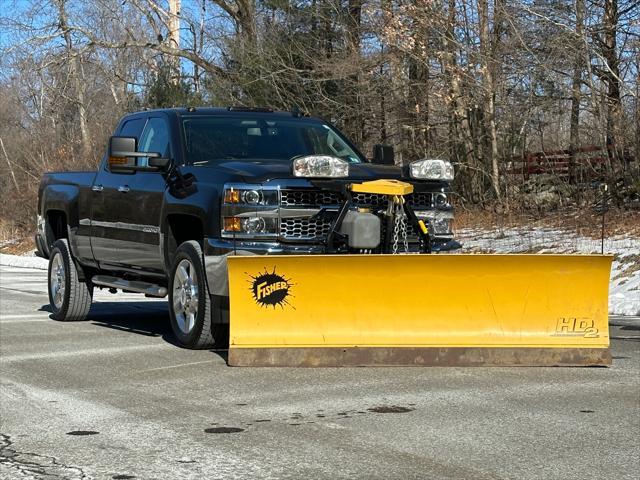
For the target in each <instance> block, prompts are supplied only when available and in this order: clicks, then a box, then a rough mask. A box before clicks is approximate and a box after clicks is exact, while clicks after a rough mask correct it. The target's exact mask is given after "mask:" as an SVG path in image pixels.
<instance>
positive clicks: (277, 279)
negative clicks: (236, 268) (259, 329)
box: [247, 267, 295, 310]
mask: <svg viewBox="0 0 640 480" xmlns="http://www.w3.org/2000/svg"><path fill="white" fill-rule="evenodd" d="M247 275H249V277H250V280H249V283H250V284H251V288H250V290H251V294H252V295H253V299H254V300H255V302H256V303H257V304H258V305H260V306H261V307H265V308H267V307H273V308H276V306H279V307H280V308H283V309H284V307H285V305H287V306H289V307H291V308H293V309H294V310H295V307H294V306H293V305H291V303H290V302H289V299H290V297H293V295H291V287H292V286H293V283H291V279H288V278H285V277H283V276H282V275H279V274H277V273H276V267H273V271H271V272H269V271H268V270H267V269H266V268H265V270H264V272H261V273H259V274H258V275H255V276H254V275H251V274H250V273H248V274H247Z"/></svg>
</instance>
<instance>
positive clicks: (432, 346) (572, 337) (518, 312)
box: [228, 255, 612, 366]
mask: <svg viewBox="0 0 640 480" xmlns="http://www.w3.org/2000/svg"><path fill="white" fill-rule="evenodd" d="M611 261H612V257H610V256H604V255H308V256H293V255H290V256H233V257H229V259H228V267H229V297H230V347H229V364H230V365H236V366H347V365H458V366H461V365H485V366H486V365H609V364H610V363H611V356H610V354H609V349H608V346H609V330H608V315H607V312H608V287H609V273H610V267H611Z"/></svg>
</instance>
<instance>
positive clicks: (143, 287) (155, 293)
mask: <svg viewBox="0 0 640 480" xmlns="http://www.w3.org/2000/svg"><path fill="white" fill-rule="evenodd" d="M91 283H93V284H94V285H98V286H100V287H110V288H118V289H120V290H123V291H126V292H134V293H144V294H145V295H149V296H150V297H166V296H167V293H168V291H167V289H166V287H161V286H160V285H156V284H155V283H147V282H140V281H135V280H125V279H123V278H118V277H110V276H107V275H96V276H95V277H93V278H91Z"/></svg>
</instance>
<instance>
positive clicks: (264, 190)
mask: <svg viewBox="0 0 640 480" xmlns="http://www.w3.org/2000/svg"><path fill="white" fill-rule="evenodd" d="M279 205H280V197H279V191H278V188H277V187H274V186H264V185H258V184H250V183H227V184H225V186H224V200H223V202H222V205H221V212H220V213H221V219H220V223H221V228H220V229H221V232H220V233H221V235H222V237H224V238H241V239H263V240H264V239H273V238H276V237H277V235H278V230H279V220H278V218H279V217H278V208H279Z"/></svg>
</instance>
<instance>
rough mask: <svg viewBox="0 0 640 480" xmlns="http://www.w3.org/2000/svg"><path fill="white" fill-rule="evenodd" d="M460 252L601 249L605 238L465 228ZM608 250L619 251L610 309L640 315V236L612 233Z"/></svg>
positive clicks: (459, 235)
mask: <svg viewBox="0 0 640 480" xmlns="http://www.w3.org/2000/svg"><path fill="white" fill-rule="evenodd" d="M456 239H457V240H458V241H459V242H460V243H462V245H463V248H462V250H461V251H460V253H480V252H486V253H600V252H601V247H602V244H601V240H600V239H592V238H589V237H584V236H581V235H577V234H576V233H573V232H567V231H565V230H562V229H557V228H555V229H554V228H540V229H537V230H525V229H522V228H503V229H499V230H483V229H463V230H460V231H458V232H457V235H456ZM604 253H605V254H611V255H615V260H614V262H613V265H612V267H611V279H610V281H609V313H611V314H614V315H640V239H639V238H628V237H622V236H619V237H611V238H605V240H604Z"/></svg>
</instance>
